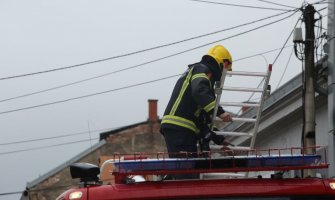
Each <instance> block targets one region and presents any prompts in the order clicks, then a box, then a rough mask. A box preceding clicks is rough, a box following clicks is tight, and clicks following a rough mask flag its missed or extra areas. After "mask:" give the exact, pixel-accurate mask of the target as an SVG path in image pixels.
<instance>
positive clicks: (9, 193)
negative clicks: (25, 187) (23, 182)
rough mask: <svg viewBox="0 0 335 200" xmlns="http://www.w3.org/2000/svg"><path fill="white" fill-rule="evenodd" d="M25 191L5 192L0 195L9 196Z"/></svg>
mask: <svg viewBox="0 0 335 200" xmlns="http://www.w3.org/2000/svg"><path fill="white" fill-rule="evenodd" d="M22 192H23V191H17V192H5V193H0V196H8V195H14V194H22Z"/></svg>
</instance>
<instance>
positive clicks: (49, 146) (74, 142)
mask: <svg viewBox="0 0 335 200" xmlns="http://www.w3.org/2000/svg"><path fill="white" fill-rule="evenodd" d="M98 139H99V138H92V139H85V140H77V141H73V142H66V143H60V144H54V145H47V146H40V147H33V148H28V149H21V150H15V151H7V152H1V153H0V155H7V154H13V153H19V152H23V151H32V150H39V149H47V148H51V147H59V146H64V145H69V144H76V143H82V142H87V141H90V140H98Z"/></svg>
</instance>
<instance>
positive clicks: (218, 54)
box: [207, 45, 233, 71]
mask: <svg viewBox="0 0 335 200" xmlns="http://www.w3.org/2000/svg"><path fill="white" fill-rule="evenodd" d="M207 55H209V56H211V57H212V58H214V59H215V60H216V62H217V63H218V64H219V66H223V61H224V60H227V61H228V62H229V63H230V65H228V70H229V71H231V70H232V63H233V59H232V57H231V55H230V53H229V51H228V50H227V49H226V48H225V47H224V46H222V45H215V46H214V47H212V48H211V49H210V50H209V51H208V53H207Z"/></svg>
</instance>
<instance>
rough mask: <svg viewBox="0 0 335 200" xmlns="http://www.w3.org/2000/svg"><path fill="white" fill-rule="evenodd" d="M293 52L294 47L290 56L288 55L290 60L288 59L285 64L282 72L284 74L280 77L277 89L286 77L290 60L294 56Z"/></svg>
mask: <svg viewBox="0 0 335 200" xmlns="http://www.w3.org/2000/svg"><path fill="white" fill-rule="evenodd" d="M293 52H294V48H292V51H291V54H290V56H289V57H288V60H287V62H286V66H285V69H284V72H283V73H282V75H281V77H280V79H279V82H278V84H277V87H276V89H275V90H277V89H278V88H279V85H280V83H281V81H282V80H283V78H284V75H285V73H286V70H287V67H288V64H289V63H290V61H291V57H292V54H293Z"/></svg>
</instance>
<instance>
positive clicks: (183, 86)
mask: <svg viewBox="0 0 335 200" xmlns="http://www.w3.org/2000/svg"><path fill="white" fill-rule="evenodd" d="M211 73H212V72H211V71H210V69H209V68H208V67H207V66H206V65H204V64H201V63H196V64H194V65H190V66H189V68H188V70H187V71H186V72H185V73H184V74H183V75H182V76H181V77H180V78H179V79H178V81H177V83H176V85H175V87H174V90H173V92H172V95H171V98H170V101H169V103H168V106H167V108H166V110H165V113H164V116H163V119H162V122H161V128H162V129H164V128H186V129H188V130H191V131H192V132H195V133H199V129H200V127H201V123H202V122H201V120H200V119H199V115H200V113H201V112H206V113H207V114H208V115H211V114H212V113H213V110H214V107H215V102H216V101H215V93H214V88H213V85H214V80H212V79H211V77H212V76H211ZM223 112H224V111H223V109H222V108H221V107H220V109H219V111H218V115H220V114H222V113H223Z"/></svg>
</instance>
